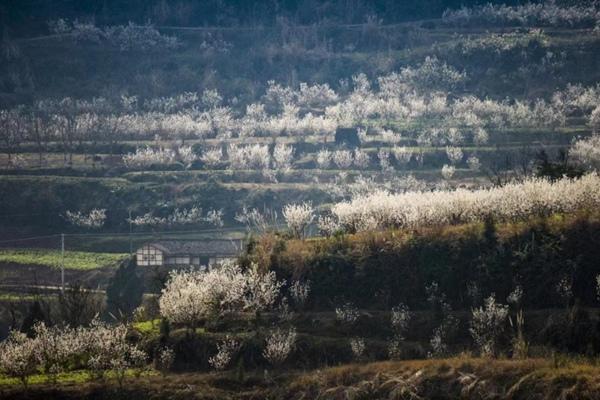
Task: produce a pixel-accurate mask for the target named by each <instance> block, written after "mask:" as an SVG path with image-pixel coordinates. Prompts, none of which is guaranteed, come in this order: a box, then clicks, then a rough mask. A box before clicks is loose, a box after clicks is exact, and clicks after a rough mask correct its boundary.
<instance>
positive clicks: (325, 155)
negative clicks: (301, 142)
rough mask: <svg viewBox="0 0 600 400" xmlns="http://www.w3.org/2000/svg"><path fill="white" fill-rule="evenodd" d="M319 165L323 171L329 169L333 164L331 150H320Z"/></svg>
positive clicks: (318, 155) (318, 154)
mask: <svg viewBox="0 0 600 400" xmlns="http://www.w3.org/2000/svg"><path fill="white" fill-rule="evenodd" d="M316 161H317V165H318V166H319V168H321V169H325V168H328V167H329V165H330V164H331V152H330V151H329V150H325V149H322V150H319V152H318V153H317V160H316Z"/></svg>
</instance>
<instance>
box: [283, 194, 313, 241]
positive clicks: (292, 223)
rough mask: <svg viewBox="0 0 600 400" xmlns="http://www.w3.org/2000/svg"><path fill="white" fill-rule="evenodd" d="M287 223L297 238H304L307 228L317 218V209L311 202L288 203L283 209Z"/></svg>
mask: <svg viewBox="0 0 600 400" xmlns="http://www.w3.org/2000/svg"><path fill="white" fill-rule="evenodd" d="M281 214H282V215H283V218H284V219H285V223H286V224H287V226H288V228H289V229H290V231H291V232H292V234H293V235H294V237H296V238H303V237H304V235H305V233H306V228H307V227H308V226H309V225H310V224H311V223H312V222H313V221H314V219H315V210H314V208H313V206H312V204H311V203H310V202H308V203H307V202H305V203H300V204H287V205H286V206H285V207H283V210H281Z"/></svg>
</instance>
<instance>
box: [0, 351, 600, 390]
mask: <svg viewBox="0 0 600 400" xmlns="http://www.w3.org/2000/svg"><path fill="white" fill-rule="evenodd" d="M599 388H600V368H599V367H597V366H595V365H593V364H592V363H587V362H583V361H581V360H572V361H571V362H567V363H565V365H563V366H560V367H556V366H555V364H554V363H553V361H552V360H551V359H528V360H520V361H515V360H488V359H480V358H471V357H468V356H464V357H456V358H450V359H440V360H413V361H397V362H392V361H386V362H377V363H370V364H350V365H344V366H339V367H332V368H324V369H320V370H315V371H310V372H304V373H303V372H298V371H277V370H271V371H269V372H268V373H266V374H264V373H263V372H262V371H255V372H252V373H249V374H246V375H244V376H240V375H237V374H236V373H235V372H224V373H210V374H200V373H185V374H169V375H167V376H165V377H162V376H159V375H147V376H143V377H141V378H139V379H133V378H129V379H128V380H127V382H126V384H125V385H124V387H123V388H118V387H117V384H116V382H114V381H111V380H109V381H106V382H78V383H74V382H65V383H63V384H60V385H59V386H57V387H52V386H50V385H48V384H43V383H41V384H34V385H32V386H31V387H30V388H29V389H28V393H27V398H30V399H42V398H53V396H58V397H60V398H64V399H75V398H78V399H79V398H153V399H264V398H287V399H313V398H320V399H346V398H355V399H375V398H390V399H427V398H436V399H455V398H479V399H531V398H536V399H548V400H550V399H552V400H554V399H559V398H560V399H563V398H564V399H567V398H568V399H581V398H598V396H599V394H598V393H599V392H598V390H599ZM22 395H23V391H22V389H21V388H20V387H18V386H11V387H6V386H5V387H3V388H0V398H3V399H4V398H5V399H18V398H22Z"/></svg>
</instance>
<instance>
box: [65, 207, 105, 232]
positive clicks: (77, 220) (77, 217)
mask: <svg viewBox="0 0 600 400" xmlns="http://www.w3.org/2000/svg"><path fill="white" fill-rule="evenodd" d="M65 219H66V220H67V221H68V222H69V223H71V224H72V225H75V226H79V227H83V228H90V229H99V228H102V227H103V226H104V223H105V222H106V209H104V208H102V209H98V208H94V209H92V210H91V211H90V212H89V213H87V214H85V213H82V212H81V211H68V210H67V212H65Z"/></svg>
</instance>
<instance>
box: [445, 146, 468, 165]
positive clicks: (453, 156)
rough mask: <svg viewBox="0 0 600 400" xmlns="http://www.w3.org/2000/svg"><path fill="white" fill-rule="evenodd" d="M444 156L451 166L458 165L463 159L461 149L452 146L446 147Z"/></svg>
mask: <svg viewBox="0 0 600 400" xmlns="http://www.w3.org/2000/svg"><path fill="white" fill-rule="evenodd" d="M446 156H447V157H448V160H450V163H451V164H452V165H456V164H459V163H460V162H461V161H462V160H463V157H464V155H463V151H462V149H461V148H460V147H454V146H446Z"/></svg>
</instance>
